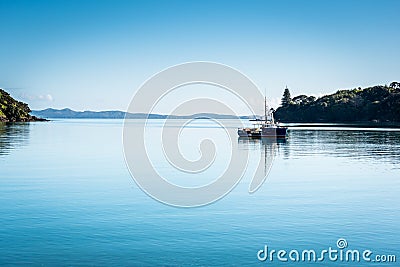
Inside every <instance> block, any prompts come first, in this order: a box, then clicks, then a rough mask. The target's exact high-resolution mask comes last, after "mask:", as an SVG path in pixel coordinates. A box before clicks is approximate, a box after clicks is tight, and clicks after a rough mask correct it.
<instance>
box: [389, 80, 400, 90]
mask: <svg viewBox="0 0 400 267" xmlns="http://www.w3.org/2000/svg"><path fill="white" fill-rule="evenodd" d="M390 87H391V88H393V89H400V83H398V82H392V83H391V84H390Z"/></svg>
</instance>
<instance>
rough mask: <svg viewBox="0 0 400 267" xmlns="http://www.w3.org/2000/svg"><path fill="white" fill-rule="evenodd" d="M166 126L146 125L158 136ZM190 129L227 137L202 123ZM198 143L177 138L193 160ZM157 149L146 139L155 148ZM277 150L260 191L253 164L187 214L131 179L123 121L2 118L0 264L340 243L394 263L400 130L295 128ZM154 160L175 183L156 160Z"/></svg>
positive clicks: (131, 261) (235, 256) (174, 261)
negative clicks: (224, 191) (253, 186)
mask: <svg viewBox="0 0 400 267" xmlns="http://www.w3.org/2000/svg"><path fill="white" fill-rule="evenodd" d="M132 124H133V125H134V121H133V122H132ZM161 126H162V122H161V121H158V120H154V121H152V122H151V127H153V128H154V129H155V131H159V130H160V129H161ZM231 130H235V125H232V129H231ZM188 131H189V132H188V135H189V137H190V133H193V134H196V133H208V134H211V135H214V136H216V138H217V140H216V141H217V142H218V140H219V138H220V139H221V142H222V143H223V140H222V138H223V135H220V134H218V131H219V129H218V128H217V127H215V125H213V124H212V123H210V122H207V121H205V120H202V121H198V122H196V123H195V124H194V125H193V127H191V128H190V129H189V130H188ZM190 131H191V132H190ZM223 144H224V143H223ZM192 146H193V143H192V142H183V143H182V150H183V151H186V152H185V153H188V157H191V156H193V157H195V155H191V154H190V153H191V151H197V148H193V147H192ZM158 147H159V144H158V143H157V142H154V144H153V147H152V145H151V144H150V147H149V150H150V151H152V152H149V153H153V154H156V152H157V149H158ZM273 147H274V149H275V152H276V156H275V159H274V164H273V166H272V169H271V172H270V174H269V176H268V178H267V180H266V182H265V183H264V184H263V185H262V187H261V188H260V189H259V190H258V191H257V192H256V193H254V194H251V195H250V194H248V191H247V190H248V185H249V183H250V179H251V173H250V172H251V171H249V172H248V173H247V172H246V174H245V176H244V178H243V180H242V181H241V183H240V184H239V185H238V186H237V187H236V188H234V190H233V191H232V192H231V193H230V194H228V195H227V196H226V197H225V198H223V199H221V200H220V201H217V202H215V203H213V204H211V205H208V206H204V207H200V208H191V209H184V208H174V207H170V206H167V205H164V204H161V203H159V202H157V201H155V200H154V199H152V198H150V197H148V196H147V195H146V194H145V193H143V192H142V191H141V190H140V189H139V188H138V186H137V185H136V184H135V183H134V181H133V180H132V178H131V177H130V174H129V172H128V170H127V168H126V165H125V162H124V155H123V148H122V121H121V120H60V121H52V122H48V123H31V124H13V125H4V124H0V170H1V171H0V226H1V227H0V265H27V264H34V265H50V266H54V265H69V266H71V265H100V266H109V265H131V266H138V265H139V266H154V265H168V266H181V265H198V266H209V265H211V266H225V265H236V266H243V265H260V266H261V265H264V266H265V265H274V264H276V265H278V264H279V263H280V262H279V261H277V260H274V261H272V262H271V261H268V260H267V261H266V262H260V261H259V260H258V259H257V252H258V251H259V250H260V249H263V248H264V245H268V247H269V248H270V249H276V250H279V249H285V250H287V251H290V250H291V249H297V250H302V249H314V250H322V249H327V248H328V247H329V246H331V247H333V248H336V240H337V239H338V238H345V239H346V240H347V242H348V247H349V248H352V249H359V250H364V249H370V250H372V251H373V252H374V253H377V254H395V255H396V256H397V264H398V262H399V260H400V259H399V258H400V253H399V250H400V223H399V221H400V209H399V203H400V132H399V131H395V130H391V131H385V130H378V131H371V130H366V129H364V130H363V129H361V130H360V129H335V128H320V129H318V128H297V129H296V128H293V129H291V131H290V138H289V140H288V141H287V142H285V143H278V144H274V146H273ZM270 148H271V145H270V144H269V143H263V142H262V141H246V140H244V141H238V142H237V143H235V144H234V145H233V146H232V149H240V150H241V151H249V152H250V154H251V157H253V158H254V161H257V159H258V158H261V159H262V157H263V155H264V153H265V151H267V150H268V149H270ZM224 149H225V148H224V146H223V147H222V148H221V150H220V151H224ZM222 154H223V153H220V155H221V156H224V155H222ZM153 163H154V165H155V167H159V168H160V171H161V172H164V173H166V174H168V172H169V171H170V172H171V174H173V176H174V177H175V178H179V177H176V175H177V174H176V173H175V170H168V168H167V165H166V164H165V162H163V161H162V158H161V157H160V158H157V156H155V159H154V162H153ZM215 164H217V166H216V167H218V166H221V167H223V165H224V163H223V160H222V161H218V160H216V161H215ZM249 165H250V166H249V168H251V165H252V163H250V164H249ZM217 169H218V168H216V169H213V168H211V169H210V171H211V174H210V176H209V178H210V177H211V178H213V177H212V176H214V175H215V176H216V175H217V174H218V170H217ZM178 180H179V179H178ZM300 264H302V265H308V264H307V263H304V262H303V263H300ZM286 265H287V263H286ZM314 265H315V266H317V265H318V263H317V264H314ZM320 265H324V266H326V265H332V266H343V265H344V263H340V262H336V263H334V262H329V261H327V262H324V263H323V264H321V263H320ZM353 265H354V266H359V265H360V264H353ZM364 265H365V263H364ZM375 265H376V264H375ZM384 266H395V264H394V263H386V264H384Z"/></svg>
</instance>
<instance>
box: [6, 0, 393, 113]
mask: <svg viewBox="0 0 400 267" xmlns="http://www.w3.org/2000/svg"><path fill="white" fill-rule="evenodd" d="M399 10H400V1H396V0H393V1H388V0H380V1H378V0H376V1H368V0H357V1H356V0H353V1H351V0H346V1H338V0H334V1H333V0H332V1H319V0H318V1H312V0H307V1H285V0H283V1H282V0H280V1H187V0H186V1H99V0H97V1H87V0H86V1H85V0H80V1H71V0H68V1H57V0H55V1H18V0H13V1H4V0H0V12H1V23H0V36H1V42H0V63H1V64H0V88H4V89H5V90H7V91H9V92H10V93H11V94H12V96H14V97H16V98H18V99H20V100H23V101H25V102H27V103H28V104H29V105H30V106H31V108H32V109H42V108H47V107H53V108H65V107H69V108H72V109H75V110H88V109H89V110H111V109H118V110H125V109H126V108H127V106H128V104H129V102H130V99H131V98H132V95H133V94H134V92H135V91H136V90H137V88H138V87H139V86H140V85H141V84H142V83H143V82H144V81H145V80H146V79H148V78H149V77H150V76H152V75H153V74H155V73H157V72H159V71H160V70H162V69H164V68H167V67H169V66H171V65H175V64H179V63H183V62H188V61H198V60H199V61H213V62H219V63H223V64H227V65H230V66H232V67H234V68H236V69H238V70H240V71H242V72H243V73H245V74H246V75H247V76H248V77H250V78H251V79H252V80H253V81H254V82H255V83H256V84H257V85H258V86H259V87H260V88H261V89H262V90H264V88H266V89H267V96H268V98H269V99H270V101H271V102H272V103H273V104H275V105H276V104H277V103H278V99H279V98H280V97H281V95H282V92H283V89H284V87H285V86H286V85H287V86H288V87H289V88H290V90H291V92H292V94H293V95H297V94H300V93H307V94H314V95H320V94H325V93H331V92H334V91H336V90H338V89H346V88H355V87H358V86H361V87H365V86H369V85H375V84H388V83H390V82H391V81H394V80H399V79H400V77H399V76H400V64H399V62H400V48H399V47H400V16H399ZM161 111H162V110H161ZM205 111H206V110H205Z"/></svg>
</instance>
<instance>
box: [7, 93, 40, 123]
mask: <svg viewBox="0 0 400 267" xmlns="http://www.w3.org/2000/svg"><path fill="white" fill-rule="evenodd" d="M29 112H31V110H30V108H29V106H28V104H26V103H23V102H20V101H17V100H15V99H14V98H12V97H11V96H10V95H9V94H8V93H7V92H6V91H4V90H2V89H0V121H29V120H32V119H33V117H32V116H31V115H29Z"/></svg>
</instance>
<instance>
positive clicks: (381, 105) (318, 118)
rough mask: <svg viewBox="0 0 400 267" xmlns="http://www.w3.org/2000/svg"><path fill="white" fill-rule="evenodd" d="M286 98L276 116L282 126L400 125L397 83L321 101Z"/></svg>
mask: <svg viewBox="0 0 400 267" xmlns="http://www.w3.org/2000/svg"><path fill="white" fill-rule="evenodd" d="M285 97H286V98H287V96H284V98H285ZM286 98H285V101H284V102H285V105H283V106H282V107H279V108H278V109H277V110H276V111H275V113H274V115H275V118H276V119H277V120H279V121H281V122H310V123H314V122H400V83H396V82H393V83H391V84H390V86H381V85H378V86H373V87H369V88H365V89H361V88H357V89H353V90H339V91H337V92H336V93H334V94H331V95H326V96H323V97H320V98H315V97H313V96H306V95H299V96H296V97H294V98H293V99H286Z"/></svg>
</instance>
